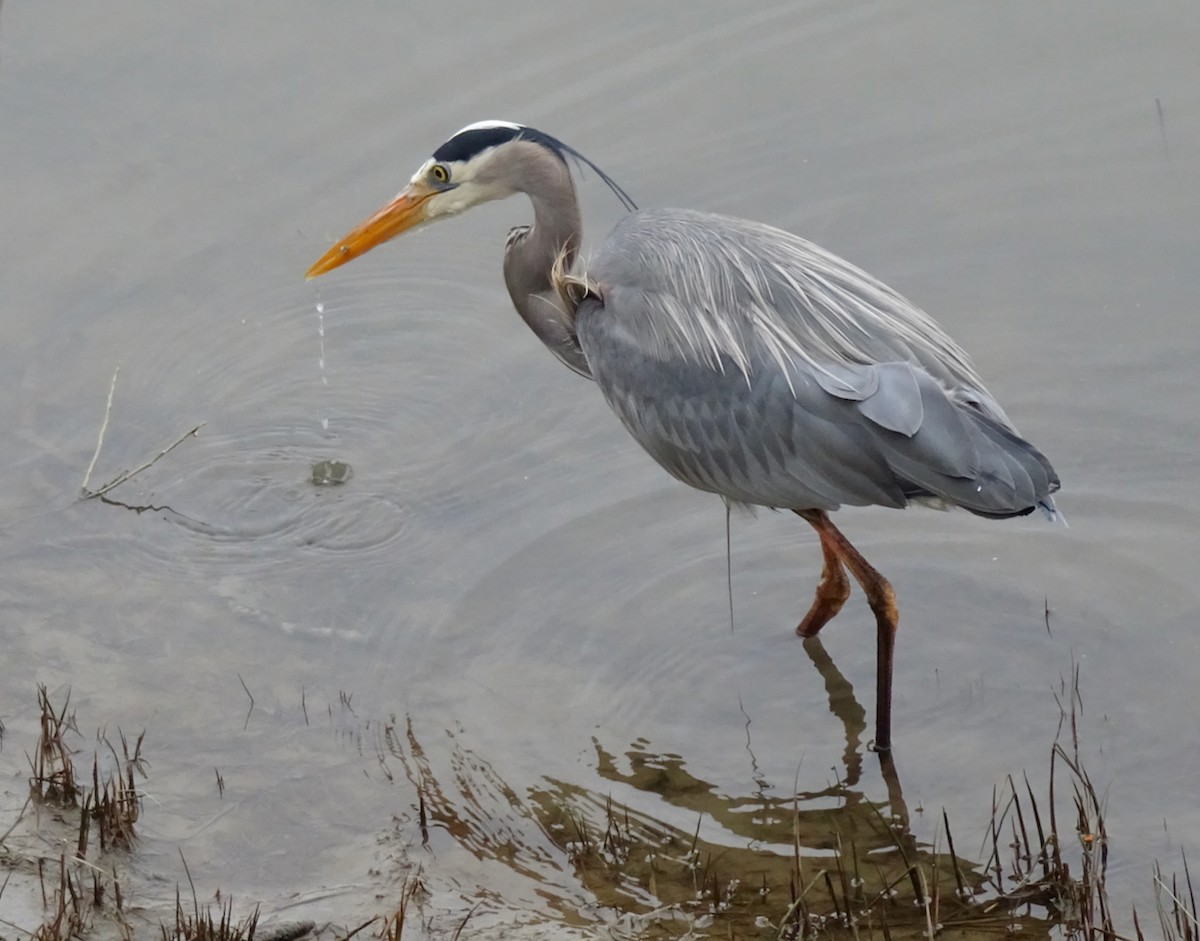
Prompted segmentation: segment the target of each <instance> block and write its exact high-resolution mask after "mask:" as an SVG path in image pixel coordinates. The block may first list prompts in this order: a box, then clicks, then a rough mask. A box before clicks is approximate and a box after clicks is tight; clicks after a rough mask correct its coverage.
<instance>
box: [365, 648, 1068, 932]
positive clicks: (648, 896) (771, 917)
mask: <svg viewBox="0 0 1200 941" xmlns="http://www.w3.org/2000/svg"><path fill="white" fill-rule="evenodd" d="M804 649H805V650H806V652H807V653H808V656H809V658H810V659H811V661H812V664H813V666H814V667H815V668H816V670H817V672H818V673H819V674H820V676H821V677H822V679H823V680H824V683H825V689H826V692H827V694H828V701H829V709H830V712H832V713H833V715H834V716H836V717H837V719H838V720H839V721H840V722H841V724H842V727H843V730H844V733H845V741H846V746H845V749H844V752H843V755H842V761H841V767H840V768H835V769H834V772H835V774H834V781H833V783H832V784H830V783H825V784H823V785H822V786H820V787H816V788H812V789H806V788H804V787H802V786H801V785H800V783H799V780H798V781H797V784H796V786H795V787H794V788H790V789H787V791H786V792H783V791H781V790H780V789H777V788H775V787H773V786H772V785H771V784H770V783H769V782H768V781H767V780H766V778H765V777H764V776H763V774H762V773H761V771H759V770H758V764H757V760H756V759H755V757H754V751H753V744H752V742H751V740H750V738H749V728H750V722H749V717H748V716H747V735H748V738H747V747H748V749H749V750H750V754H751V765H752V771H751V778H752V780H753V785H752V786H751V787H750V788H748V789H747V792H745V793H730V792H728V790H727V789H726V790H722V789H720V788H718V787H717V786H716V785H714V784H713V783H710V782H708V781H705V780H703V779H702V778H700V777H697V776H696V775H695V774H693V773H692V771H690V770H689V768H688V767H687V762H686V760H685V758H684V757H683V756H681V755H678V754H663V753H657V752H655V751H654V750H653V749H652V747H651V744H652V743H651V742H649V741H647V740H645V739H638V740H635V741H634V742H633V743H631V744H630V745H629V746H628V747H627V748H626V749H624V750H623V752H622V753H617V752H614V751H612V750H610V749H608V748H606V747H605V746H604V745H603V744H602V743H601V742H600V741H598V740H594V741H593V743H592V747H593V751H594V755H595V759H594V760H595V772H596V773H597V775H598V776H599V778H600V779H601V780H602V781H603V782H605V784H606V785H607V786H606V787H601V788H595V787H587V786H584V785H581V784H578V783H575V782H568V781H561V780H554V779H550V778H544V779H542V781H541V782H540V783H539V784H537V785H536V786H534V787H531V788H529V789H528V790H526V791H525V792H524V794H523V795H522V794H521V793H519V792H518V791H517V790H515V789H514V788H512V787H511V786H510V785H509V784H508V783H506V782H505V781H504V780H503V778H502V776H501V775H500V774H499V773H498V772H497V771H496V770H495V768H494V767H493V766H492V765H491V764H490V763H489V762H488V761H487V760H485V759H483V758H482V757H480V756H479V755H478V754H476V753H475V752H474V751H473V750H472V749H469V748H467V747H465V746H463V745H462V743H461V742H460V736H461V732H453V731H447V732H446V733H445V734H446V735H447V736H448V739H449V741H450V743H451V748H450V750H449V754H446V752H445V749H444V748H443V747H441V746H440V745H439V747H437V748H435V749H426V748H424V747H423V746H422V744H421V742H420V741H419V739H418V737H417V735H416V733H415V732H414V730H413V726H412V722H411V721H409V722H408V723H407V725H406V727H402V726H400V725H399V724H398V723H394V722H393V723H391V724H386V723H385V725H384V726H383V731H382V735H381V736H380V740H379V746H380V747H379V750H380V755H379V757H380V761H381V763H385V762H386V761H387V760H389V759H390V758H396V759H398V760H399V761H400V762H401V764H402V765H403V766H404V770H405V773H406V774H407V776H408V779H409V781H410V782H411V783H412V784H413V786H414V787H415V788H416V791H417V794H418V795H419V796H418V798H417V801H416V802H415V806H414V812H415V813H414V815H413V817H412V818H411V819H412V823H413V825H414V828H415V827H418V826H419V829H420V835H421V838H422V843H423V844H424V845H425V847H426V849H427V850H428V851H429V852H431V853H434V854H436V853H437V852H438V850H439V847H444V846H446V845H447V843H450V844H453V845H457V846H459V847H462V848H465V849H467V850H469V851H470V852H471V853H473V854H474V855H475V856H476V857H477V858H478V859H479V860H480V861H481V862H486V863H491V864H498V865H503V866H504V867H507V868H508V869H509V870H510V871H512V872H515V873H517V874H519V875H521V876H523V877H526V878H528V879H531V880H533V881H534V883H535V888H536V897H537V898H539V899H541V900H543V901H544V902H545V903H546V904H547V905H548V906H549V908H550V909H551V912H541V913H540V914H541V915H542V916H543V917H549V916H550V915H553V916H554V917H558V918H561V919H562V920H563V922H564V923H569V924H574V925H578V924H579V923H580V918H581V917H582V918H583V919H584V920H585V921H587V920H592V919H597V920H602V921H606V922H609V923H610V925H611V923H612V922H613V921H614V920H619V921H623V922H626V924H625V927H626V928H627V929H628V930H629V931H630V932H632V935H631V936H638V937H643V936H646V937H657V936H658V934H655V933H654V932H650V933H649V934H647V933H646V930H647V929H648V927H649V928H654V929H655V931H662V930H665V928H664V926H663V925H662V924H658V923H657V922H655V919H659V920H661V919H664V918H668V916H669V920H670V922H671V925H670V927H671V931H667V932H666V934H664V935H662V936H664V937H666V936H670V937H676V936H678V934H679V933H680V931H679V929H680V925H679V920H680V919H681V918H682V919H683V920H684V921H687V920H688V919H692V920H696V919H701V918H704V919H713V918H716V917H719V918H721V919H723V920H725V921H726V922H727V924H728V932H729V933H730V934H731V936H735V937H742V936H751V935H754V934H756V933H758V932H759V931H761V929H762V928H763V927H764V926H766V925H768V924H769V925H770V926H773V927H774V928H775V929H776V933H777V935H778V936H779V937H799V936H801V935H808V934H813V933H814V932H821V931H825V932H829V931H838V932H840V931H843V930H844V931H849V932H853V931H854V930H856V928H855V926H856V925H858V924H860V923H862V924H866V925H868V926H870V925H876V926H881V927H883V928H885V931H884V936H885V937H888V936H895V937H901V936H903V937H913V938H917V937H925V936H926V934H927V932H928V931H929V930H933V926H934V924H935V923H936V922H937V921H939V920H940V921H941V922H943V923H945V924H946V925H948V926H949V925H950V924H954V925H956V926H967V925H970V926H972V927H973V928H976V929H980V930H984V931H992V932H1000V933H1003V931H1005V930H1012V928H1013V926H1014V925H1015V924H1016V921H1015V918H1016V916H1015V915H1014V913H1013V912H1012V911H1003V910H999V909H998V908H997V903H996V902H995V900H994V896H993V900H992V901H991V902H990V903H989V904H988V905H984V904H981V903H976V902H973V901H972V900H971V899H972V896H973V895H974V894H976V893H978V892H979V891H980V890H981V889H982V888H983V887H984V886H985V885H986V884H987V883H988V878H989V877H988V873H986V872H985V871H984V870H983V869H982V867H980V866H978V865H977V864H974V863H971V862H968V861H965V860H961V859H954V858H953V857H951V856H948V855H946V854H945V853H939V852H937V850H936V848H935V847H931V846H929V845H928V844H923V843H921V842H919V841H918V840H917V838H916V836H915V835H914V834H913V832H912V830H911V828H910V824H909V821H910V816H909V811H908V807H907V804H906V803H905V800H904V795H903V789H902V788H901V785H900V778H899V775H898V773H897V770H896V766H895V764H894V763H893V761H892V758H891V756H890V755H888V754H886V753H884V754H880V753H873V754H875V756H876V758H877V759H878V761H879V768H880V774H881V777H882V779H883V781H884V784H885V786H886V791H887V796H886V799H883V800H880V799H873V798H871V797H869V796H868V795H867V788H868V786H869V784H868V783H864V780H863V779H864V770H865V769H864V753H865V752H867V751H868V748H867V746H866V745H865V744H864V742H863V739H864V736H865V733H866V731H867V713H866V710H865V709H864V708H863V707H862V705H861V704H860V703H859V701H858V698H857V697H856V696H855V693H854V689H853V687H852V685H851V684H850V682H849V681H848V680H847V679H846V677H845V676H844V675H843V674H842V673H841V672H840V671H839V670H838V668H837V666H836V665H835V664H834V662H833V660H832V658H831V657H830V656H829V655H828V653H827V652H826V651H825V649H824V647H823V646H822V645H821V643H820V641H818V640H816V639H815V638H814V639H811V640H809V641H808V642H807V643H805V645H804ZM743 714H744V710H743ZM823 777H824V776H823ZM827 780H828V779H827V778H826V781H827ZM618 795H619V796H621V798H622V802H621V803H617V800H616V796H618ZM681 811H682V812H683V813H682V814H681ZM689 819H690V820H691V821H694V822H693V823H692V824H691V825H690V826H689V825H687V824H681V822H680V821H681V820H689ZM668 821H670V822H668ZM951 871H953V873H954V875H953V877H951V876H949V875H948V873H950V872H951ZM939 873H940V874H941V875H940V877H939ZM482 878H483V877H481V879H482ZM939 878H940V884H939ZM956 882H957V884H958V890H957V891H956V890H955V883H956ZM485 887H486V882H484V883H481V891H483V890H484V888H485ZM581 893H582V894H581ZM1020 926H1021V928H1022V930H1023V932H1024V933H1026V934H1028V932H1030V931H1032V932H1033V936H1039V935H1046V934H1047V933H1048V932H1049V931H1050V928H1051V922H1050V921H1049V920H1047V919H1046V918H1045V917H1043V916H1038V915H1034V914H1031V913H1030V912H1029V911H1028V910H1026V911H1023V912H1022V913H1021V917H1020ZM672 932H673V933H672Z"/></svg>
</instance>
